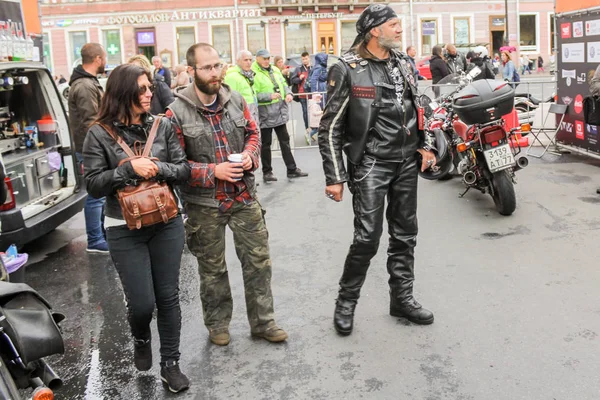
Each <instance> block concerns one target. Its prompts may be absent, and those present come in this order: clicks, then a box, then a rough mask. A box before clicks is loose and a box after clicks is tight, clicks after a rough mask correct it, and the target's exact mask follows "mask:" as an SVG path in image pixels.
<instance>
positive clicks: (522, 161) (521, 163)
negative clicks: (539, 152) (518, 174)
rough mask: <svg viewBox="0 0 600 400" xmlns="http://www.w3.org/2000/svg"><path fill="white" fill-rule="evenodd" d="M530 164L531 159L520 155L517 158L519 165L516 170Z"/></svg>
mask: <svg viewBox="0 0 600 400" xmlns="http://www.w3.org/2000/svg"><path fill="white" fill-rule="evenodd" d="M528 165H529V159H528V158H527V157H519V158H517V166H516V168H515V169H516V170H519V169H523V168H525V167H526V166H528Z"/></svg>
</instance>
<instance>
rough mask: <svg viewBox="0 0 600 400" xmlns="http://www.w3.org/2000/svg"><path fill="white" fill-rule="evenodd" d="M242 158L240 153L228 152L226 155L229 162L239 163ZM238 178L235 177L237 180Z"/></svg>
mask: <svg viewBox="0 0 600 400" xmlns="http://www.w3.org/2000/svg"><path fill="white" fill-rule="evenodd" d="M242 159H243V156H242V155H241V154H230V155H228V156H227V160H228V161H229V162H230V163H241V162H242ZM239 180H241V178H240V179H236V181H239Z"/></svg>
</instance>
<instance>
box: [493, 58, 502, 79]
mask: <svg viewBox="0 0 600 400" xmlns="http://www.w3.org/2000/svg"><path fill="white" fill-rule="evenodd" d="M501 62H502V61H501V60H500V55H499V54H498V53H496V54H494V59H493V60H492V67H493V72H494V75H498V73H499V72H500V64H501Z"/></svg>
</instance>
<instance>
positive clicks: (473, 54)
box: [465, 50, 475, 68]
mask: <svg viewBox="0 0 600 400" xmlns="http://www.w3.org/2000/svg"><path fill="white" fill-rule="evenodd" d="M473 57H475V53H473V50H469V51H468V52H467V55H466V56H465V58H466V59H467V65H469V64H470V63H471V60H472V59H473ZM467 68H468V67H467Z"/></svg>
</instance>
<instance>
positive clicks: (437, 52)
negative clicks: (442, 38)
mask: <svg viewBox="0 0 600 400" xmlns="http://www.w3.org/2000/svg"><path fill="white" fill-rule="evenodd" d="M429 70H430V71H431V83H433V84H434V85H437V83H438V82H439V81H440V80H442V78H444V77H445V76H447V75H448V67H447V65H446V61H444V59H443V57H442V47H441V46H437V45H436V46H433V49H431V58H430V59H429ZM433 92H434V93H435V95H436V97H437V96H439V95H440V88H439V87H437V86H434V88H433Z"/></svg>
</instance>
